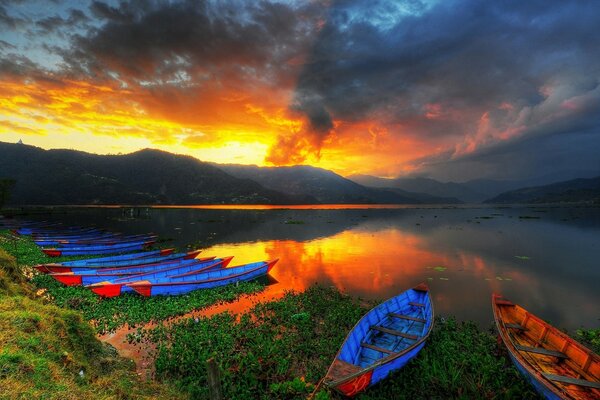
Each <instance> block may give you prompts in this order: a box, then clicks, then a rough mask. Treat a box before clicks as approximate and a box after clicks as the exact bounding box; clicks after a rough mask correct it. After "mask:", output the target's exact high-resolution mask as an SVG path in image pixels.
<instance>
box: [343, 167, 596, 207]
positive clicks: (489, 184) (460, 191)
mask: <svg viewBox="0 0 600 400" xmlns="http://www.w3.org/2000/svg"><path fill="white" fill-rule="evenodd" d="M597 173H598V172H597V171H595V172H594V171H562V172H560V173H555V174H552V175H544V176H541V177H538V178H534V179H522V180H494V179H474V180H470V181H467V182H460V183H458V182H439V181H436V180H435V179H429V178H396V179H385V178H379V177H375V176H370V175H352V176H349V177H348V179H351V180H352V181H354V182H357V183H360V184H361V185H365V186H368V187H375V188H396V189H401V190H406V191H410V192H420V193H424V194H429V195H432V196H436V197H449V198H456V199H458V200H460V201H463V202H466V203H480V202H483V201H484V200H487V199H490V198H492V197H495V196H498V195H500V194H501V193H504V192H507V191H511V190H516V189H520V188H524V187H533V186H543V185H548V184H552V183H557V182H561V181H566V180H571V179H575V178H591V177H594V176H595V175H597Z"/></svg>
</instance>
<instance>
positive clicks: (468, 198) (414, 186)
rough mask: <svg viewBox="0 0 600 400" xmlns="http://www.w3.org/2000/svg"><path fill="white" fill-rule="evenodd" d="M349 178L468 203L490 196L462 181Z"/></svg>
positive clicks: (353, 176) (358, 181) (369, 185)
mask: <svg viewBox="0 0 600 400" xmlns="http://www.w3.org/2000/svg"><path fill="white" fill-rule="evenodd" d="M348 179H351V180H352V181H354V182H357V183H360V184H361V185H365V186H368V187H375V188H395V189H401V190H406V191H409V192H418V193H422V194H428V195H430V196H435V197H442V198H454V199H458V200H459V201H462V202H466V203H477V202H480V201H482V200H484V199H486V198H488V197H489V196H487V195H485V194H484V193H481V192H479V191H477V190H474V189H471V188H469V187H467V186H465V185H463V184H460V183H454V182H447V183H443V182H439V181H436V180H435V179H429V178H396V179H386V178H378V177H376V176H370V175H352V176H349V177H348Z"/></svg>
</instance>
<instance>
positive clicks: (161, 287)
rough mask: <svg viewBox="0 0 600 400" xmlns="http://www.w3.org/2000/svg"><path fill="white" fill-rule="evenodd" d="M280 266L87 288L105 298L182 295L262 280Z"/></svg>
mask: <svg viewBox="0 0 600 400" xmlns="http://www.w3.org/2000/svg"><path fill="white" fill-rule="evenodd" d="M276 262H277V260H273V261H261V262H256V263H250V264H244V265H238V266H235V267H231V268H221V269H214V270H206V271H190V272H187V273H180V274H178V275H171V276H168V277H162V278H158V279H157V278H155V277H150V276H149V277H136V278H137V279H129V278H126V279H122V280H121V279H119V280H115V281H113V282H112V283H111V282H105V283H103V282H101V283H97V284H94V285H90V286H87V287H88V288H90V289H91V290H92V291H93V292H94V293H96V294H98V295H100V296H104V297H114V296H118V295H119V294H121V293H123V292H124V291H130V290H132V289H133V290H135V291H136V292H138V293H139V294H141V295H143V296H156V295H179V294H184V293H188V292H191V291H192V290H197V289H209V288H215V287H218V286H224V285H228V284H231V283H236V282H242V281H249V280H252V279H255V278H258V277H260V276H262V275H266V274H267V273H269V271H270V270H271V269H272V268H273V266H274V265H275V263H276ZM148 278H150V279H148Z"/></svg>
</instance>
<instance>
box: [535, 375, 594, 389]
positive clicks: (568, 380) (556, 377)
mask: <svg viewBox="0 0 600 400" xmlns="http://www.w3.org/2000/svg"><path fill="white" fill-rule="evenodd" d="M542 375H543V376H544V378H546V379H548V380H551V381H556V382H561V383H568V384H569V385H577V386H585V387H589V388H593V389H600V382H592V381H588V380H585V379H576V378H573V377H570V376H564V375H554V374H542Z"/></svg>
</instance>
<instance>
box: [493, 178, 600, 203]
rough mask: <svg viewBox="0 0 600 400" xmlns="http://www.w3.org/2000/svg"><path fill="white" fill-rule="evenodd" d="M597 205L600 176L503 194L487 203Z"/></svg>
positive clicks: (599, 198) (599, 191) (599, 201)
mask: <svg viewBox="0 0 600 400" xmlns="http://www.w3.org/2000/svg"><path fill="white" fill-rule="evenodd" d="M581 202H586V203H595V204H600V176H598V177H596V178H591V179H573V180H569V181H565V182H559V183H553V184H551V185H545V186H536V187H526V188H522V189H517V190H511V191H508V192H505V193H502V194H500V195H498V196H496V197H493V198H491V199H488V200H486V201H485V203H496V204H497V203H581Z"/></svg>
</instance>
